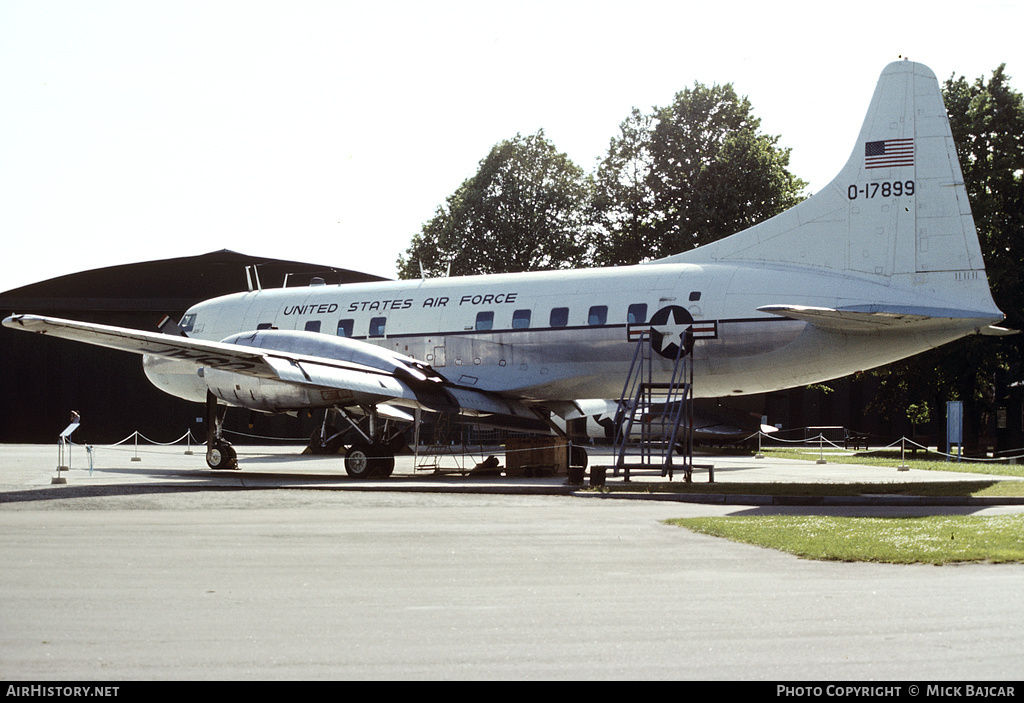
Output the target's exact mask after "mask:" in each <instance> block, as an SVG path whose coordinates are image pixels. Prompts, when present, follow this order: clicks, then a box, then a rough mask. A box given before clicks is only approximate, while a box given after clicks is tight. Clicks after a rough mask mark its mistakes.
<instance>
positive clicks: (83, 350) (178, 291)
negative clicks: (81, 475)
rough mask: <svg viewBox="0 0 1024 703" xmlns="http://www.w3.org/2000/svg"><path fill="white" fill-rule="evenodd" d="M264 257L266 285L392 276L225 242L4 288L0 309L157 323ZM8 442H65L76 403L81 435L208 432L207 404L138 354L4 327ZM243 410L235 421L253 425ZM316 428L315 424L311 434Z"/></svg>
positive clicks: (1, 405)
mask: <svg viewBox="0 0 1024 703" xmlns="http://www.w3.org/2000/svg"><path fill="white" fill-rule="evenodd" d="M252 265H257V266H258V272H259V278H260V281H261V283H262V286H263V287H264V288H273V287H280V286H281V285H282V284H283V282H284V279H285V276H286V275H288V276H289V279H288V285H289V286H304V285H308V283H309V281H310V279H311V278H312V277H314V276H319V277H320V278H323V279H324V280H325V281H326V282H327V283H356V282H363V281H379V280H384V279H381V278H380V277H378V276H371V275H369V274H364V273H358V272H355V271H348V270H345V269H337V268H332V267H329V266H323V265H317V264H309V263H302V262H297V261H279V260H276V259H264V258H259V257H253V256H246V255H245V254H239V253H236V252H233V251H227V250H223V251H218V252H212V253H209V254H203V255H201V256H191V257H182V258H177V259H166V260H162V261H148V262H143V263H137V264H128V265H125V266H112V267H109V268H103V269H96V270H93V271H84V272H81V273H75V274H71V275H68V276H62V277H60V278H54V279H51V280H48V281H42V282H40V283H34V284H32V285H28V286H24V287H22V288H16V289H14V290H10V291H7V292H6V293H0V313H2V315H3V316H4V317H6V316H7V315H10V314H11V313H36V314H40V315H51V316H53V317H64V318H68V319H73V320H83V321H87V322H98V323H102V324H107V325H117V326H119V327H130V328H134V329H142V330H150V331H156V330H157V325H158V324H159V322H160V320H161V319H162V318H163V317H164V315H169V316H170V317H171V318H173V319H174V320H175V321H177V320H178V319H179V318H180V317H181V315H182V314H184V312H185V310H187V309H188V308H189V307H190V306H191V305H193V304H195V303H197V302H199V301H201V300H206V299H208V298H213V297H216V296H218V295H226V294H228V293H236V292H239V291H243V290H246V289H247V283H246V275H245V267H246V266H252ZM0 358H2V359H3V363H2V364H0V389H2V395H0V443H18V442H33V443H49V442H53V443H55V444H56V441H57V435H58V434H59V433H60V431H61V430H63V429H64V427H65V426H66V425H67V421H68V418H69V416H70V413H71V411H72V410H76V411H78V412H79V413H80V414H81V415H82V426H81V428H80V429H79V430H78V431H77V432H76V433H75V436H74V440H75V441H76V442H80V443H93V442H95V443H110V442H116V441H119V440H121V439H124V438H125V437H127V436H128V435H130V434H131V433H132V432H134V431H135V430H138V431H140V432H141V433H142V434H144V435H145V436H146V437H149V438H150V439H152V440H154V441H160V442H168V441H172V440H174V439H177V438H178V437H180V436H181V435H183V434H184V433H185V430H186V429H187V428H191V429H192V433H193V436H197V437H199V438H200V440H202V439H203V438H204V437H205V434H203V433H205V428H204V425H203V423H201V422H198V423H197V418H200V417H202V415H203V408H202V406H201V405H199V404H195V403H189V402H186V401H184V400H180V399H178V398H174V397H171V396H169V395H167V394H165V393H162V392H161V391H159V390H157V389H156V388H154V387H153V386H152V385H151V384H150V383H149V381H148V379H146V376H145V374H144V373H143V371H142V358H141V357H139V356H137V355H135V354H128V353H125V352H118V351H114V350H111V349H103V348H101V347H94V346H91V345H88V344H82V343H79V342H71V341H68V340H63V339H56V338H47V337H45V336H43V335H37V334H26V333H23V332H17V331H14V330H9V329H7V328H0ZM248 421H249V418H248V417H247V414H246V413H245V412H244V411H241V410H235V411H233V412H231V413H229V414H228V426H229V427H231V426H236V427H237V428H238V429H247V424H248ZM256 422H257V425H256V426H255V427H254V431H255V432H257V433H259V432H261V431H262V432H265V433H277V434H275V435H274V436H282V435H281V434H280V433H282V432H283V433H284V435H283V436H292V435H295V434H296V433H297V432H298V433H301V432H305V431H306V426H307V425H308V424H309V422H308V421H307V422H296V421H295V420H294V419H293V418H277V419H274V418H263V417H260V418H258V419H257V420H256ZM307 434H308V433H307Z"/></svg>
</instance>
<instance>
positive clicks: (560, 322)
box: [550, 308, 569, 327]
mask: <svg viewBox="0 0 1024 703" xmlns="http://www.w3.org/2000/svg"><path fill="white" fill-rule="evenodd" d="M550 322H551V326H552V327H565V326H566V325H568V324H569V308H553V309H552V310H551V320H550Z"/></svg>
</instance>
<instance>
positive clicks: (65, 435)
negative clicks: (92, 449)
mask: <svg viewBox="0 0 1024 703" xmlns="http://www.w3.org/2000/svg"><path fill="white" fill-rule="evenodd" d="M80 424H82V419H81V418H80V417H79V415H78V413H76V412H75V411H73V410H72V411H71V424H70V425H68V426H67V427H65V428H64V431H63V432H61V433H60V437H59V438H58V439H57V475H56V476H54V477H53V478H52V479H51V480H50V483H52V484H58V483H67V482H68V480H67V478H65V477H64V476H61V475H60V472H61V471H70V470H71V434H72V433H73V432H74V431H75V430H77V429H78V426H79V425H80ZM65 453H66V454H67V456H66V457H65ZM65 459H66V462H65Z"/></svg>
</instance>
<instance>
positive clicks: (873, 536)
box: [645, 448, 1024, 564]
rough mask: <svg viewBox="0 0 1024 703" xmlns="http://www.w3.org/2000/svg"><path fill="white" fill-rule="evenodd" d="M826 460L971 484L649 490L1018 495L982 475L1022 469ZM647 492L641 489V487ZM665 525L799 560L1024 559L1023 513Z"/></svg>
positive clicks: (792, 453)
mask: <svg viewBox="0 0 1024 703" xmlns="http://www.w3.org/2000/svg"><path fill="white" fill-rule="evenodd" d="M764 453H765V454H766V455H768V456H774V457H779V458H787V459H800V460H806V461H814V460H815V459H817V458H818V456H817V455H816V454H814V453H809V452H807V451H806V450H805V449H801V450H795V449H775V448H766V449H765V450H764ZM826 458H827V460H828V461H829V462H830V463H852V464H870V465H874V466H893V467H897V466H900V465H903V464H906V465H907V466H909V467H910V468H913V469H921V470H926V471H956V472H961V473H977V474H978V480H977V481H934V482H932V481H929V482H926V483H900V482H898V481H893V482H886V483H855V484H834V483H833V484H793V483H760V484H754V483H746V484H738V483H732V484H722V483H713V484H708V483H689V484H687V483H677V482H673V483H667V484H649V486H650V488H651V490H665V491H676V492H705V493H714V492H718V493H740V494H742V493H750V494H760V495H765V494H767V495H790V496H825V495H833V496H834V495H864V494H874V495H919V496H1024V481H1005V480H1000V479H998V478H985V477H986V476H993V477H998V476H1015V477H1016V476H1024V466H1020V465H1014V464H1007V463H1000V462H994V463H984V462H973V461H961V462H955V461H949V462H947V461H944V460H941V459H940V460H935V459H934V458H932V459H929V458H927V457H926V456H923V457H922V458H912V457H910V455H907V457H906V458H904V457H901V455H900V452H899V450H895V451H893V450H889V451H886V452H871V453H862V454H854V455H840V454H838V453H837V454H828V455H827V457H826ZM645 487H646V486H645ZM668 522H669V523H670V524H673V525H678V526H680V527H685V528H687V529H690V530H693V531H695V532H700V533H703V534H708V535H714V536H716V537H725V538H727V539H731V540H735V541H738V542H746V543H748V544H755V545H758V546H761V547H768V548H771V549H779V550H782V551H785V552H789V553H790V554H795V555H797V556H799V557H803V558H806V559H821V560H832V561H871V562H884V563H892V564H915V563H924V564H955V563H963V562H988V563H1004V562H1024V514H1021V515H1000V516H991V517H990V516H929V517H907V518H866V517H833V516H820V515H819V516H793V515H788V516H784V515H775V516H745V517H716V518H683V519H677V520H669V521H668Z"/></svg>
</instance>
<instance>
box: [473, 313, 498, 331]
mask: <svg viewBox="0 0 1024 703" xmlns="http://www.w3.org/2000/svg"><path fill="white" fill-rule="evenodd" d="M492 327H494V311H493V310H487V311H485V312H478V313H477V314H476V325H475V329H476V330H477V331H478V332H486V331H487V330H489V329H491V328H492Z"/></svg>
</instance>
